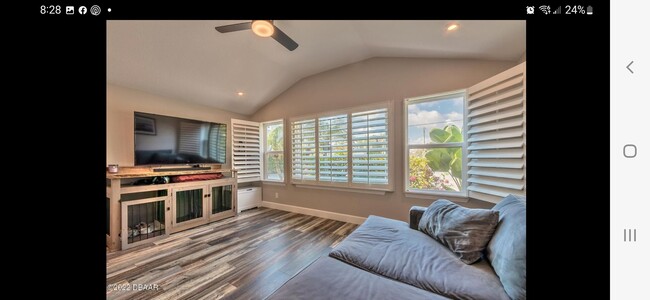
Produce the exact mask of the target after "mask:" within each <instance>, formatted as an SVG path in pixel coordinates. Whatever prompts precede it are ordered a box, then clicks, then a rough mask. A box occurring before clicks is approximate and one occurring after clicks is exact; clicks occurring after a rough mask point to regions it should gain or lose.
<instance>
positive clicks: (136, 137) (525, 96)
mask: <svg viewBox="0 0 650 300" xmlns="http://www.w3.org/2000/svg"><path fill="white" fill-rule="evenodd" d="M231 4H234V5H236V6H239V7H234V8H226V7H225V6H223V5H222V3H205V4H189V3H175V4H173V5H145V4H143V3H134V4H129V5H126V4H118V3H112V2H111V1H101V2H97V3H90V2H84V1H76V2H58V3H55V2H52V3H42V4H39V5H32V6H31V7H30V13H31V14H32V15H35V16H37V18H38V21H39V26H40V27H39V28H42V29H43V30H45V31H47V33H48V34H42V35H39V39H38V41H37V43H39V44H38V45H37V46H36V47H37V48H35V49H41V50H43V51H44V52H48V55H49V57H52V58H53V59H52V60H49V61H48V64H47V66H45V65H40V66H39V72H34V76H40V77H42V80H41V81H42V82H44V83H45V84H48V85H51V87H50V88H48V89H45V88H39V89H34V90H41V92H45V93H46V94H45V95H43V96H42V99H47V100H48V101H43V102H42V103H40V104H39V105H40V106H39V109H38V111H40V112H41V113H42V114H43V115H44V116H42V117H38V120H46V119H47V118H49V119H51V121H48V123H47V124H51V126H52V128H54V127H57V129H56V130H51V132H53V133H56V134H53V135H52V136H53V137H54V138H56V141H57V142H56V143H53V144H48V145H49V146H48V147H47V151H43V149H44V148H43V145H42V143H41V142H40V141H38V140H36V139H30V142H32V143H34V147H25V148H29V149H31V150H25V151H34V154H32V155H30V156H27V155H22V156H20V157H29V158H30V159H36V160H48V159H51V158H56V159H57V160H60V161H61V162H62V164H63V165H62V167H60V168H59V169H57V172H58V171H59V170H60V171H61V172H67V174H66V175H65V176H64V175H59V177H61V178H60V180H55V181H53V185H52V187H51V189H50V190H51V192H52V193H54V194H56V195H57V197H58V195H62V197H61V198H62V199H69V198H71V197H74V198H75V199H78V200H77V202H73V203H72V202H65V205H60V206H59V208H57V214H59V215H57V218H56V219H57V221H56V222H55V223H51V226H53V228H54V227H56V228H63V229H64V230H62V231H61V232H64V234H63V235H62V236H63V238H64V239H65V241H66V242H65V243H64V244H65V246H64V247H63V252H64V253H68V254H69V255H70V257H71V258H70V260H64V259H58V260H55V261H56V263H57V264H61V266H60V267H58V268H57V269H61V268H64V269H65V268H72V267H83V268H89V269H90V270H89V271H87V272H86V271H84V272H85V273H84V274H88V276H86V277H87V278H84V279H87V280H90V279H94V281H92V283H91V284H86V285H79V287H83V288H88V289H89V291H88V295H92V296H95V295H97V296H98V297H106V298H107V299H404V298H406V299H527V298H528V297H530V298H531V299H537V298H541V299H554V298H571V299H573V298H607V297H608V296H609V298H611V299H646V298H648V296H649V295H650V293H649V292H648V289H647V283H646V281H648V280H647V277H648V276H646V273H647V270H648V269H650V262H649V261H650V260H648V259H647V258H646V256H647V255H646V254H647V253H650V243H649V242H648V240H649V239H650V238H649V237H650V235H649V230H650V229H649V228H648V219H649V216H648V215H649V212H648V211H649V209H650V206H648V204H647V202H648V201H650V199H649V197H648V193H647V192H646V191H645V190H644V186H645V185H646V181H647V180H646V179H647V178H649V177H648V176H647V175H646V174H644V172H643V171H644V170H646V169H648V168H649V167H650V166H649V165H648V158H647V156H648V155H647V153H648V152H649V151H650V150H649V149H650V143H649V141H648V136H650V134H648V133H647V132H646V131H648V129H650V124H649V123H648V119H649V118H648V117H647V116H646V114H647V112H648V107H649V105H648V96H647V94H648V93H647V91H645V89H644V88H645V87H646V86H647V85H648V83H650V78H649V76H648V73H649V71H648V69H649V68H650V64H648V59H649V58H648V53H650V49H649V48H648V47H649V46H648V44H650V41H649V40H648V34H647V32H646V31H647V30H646V28H650V24H648V21H647V19H648V18H647V16H646V14H647V12H648V11H650V7H648V4H647V3H646V2H641V1H636V2H635V1H631V0H622V1H611V2H610V3H599V2H596V1H591V2H590V1H582V2H580V1H573V2H572V1H564V2H557V1H553V2H551V1H549V2H544V1H512V3H506V2H501V1H500V2H498V3H497V2H494V3H480V4H476V5H474V4H471V3H467V4H466V5H462V4H460V3H422V4H417V5H415V4H407V3H390V4H380V3H373V4H372V5H369V7H365V6H364V5H361V4H359V6H360V7H357V8H353V7H348V6H350V4H348V5H347V6H341V7H338V6H336V5H334V4H327V5H325V4H324V3H303V4H302V5H301V6H294V7H292V8H287V9H281V8H279V7H275V8H274V9H268V10H267V9H263V8H261V7H259V8H258V7H255V5H253V4H250V5H247V4H245V3H231ZM311 6H313V8H312V7H311ZM292 9H293V10H296V9H299V10H301V12H295V11H292ZM375 10H376V11H375ZM52 93H56V95H53V94H52ZM73 98H74V100H72V99H73ZM29 103H31V102H28V101H25V104H29ZM33 110H34V109H30V110H29V111H33ZM54 111H57V113H56V114H54V113H52V112H54ZM34 118H35V119H36V117H34ZM44 122H45V121H44ZM58 127H60V129H59V128H58ZM80 129H83V130H80ZM30 136H33V134H31V135H30ZM32 140H33V141H32ZM55 153H56V154H55ZM48 163H49V161H48ZM59 177H57V178H59ZM63 178H65V179H63ZM82 181H83V182H84V183H81V182H82ZM58 210H60V212H59V211H58ZM59 216H60V217H59ZM47 217H48V218H51V215H47ZM91 240H92V242H91ZM82 247H83V248H84V249H83V250H81V248H82ZM86 248H87V251H86ZM79 253H86V254H90V255H91V257H90V258H88V259H87V261H88V263H87V264H79V266H77V264H73V263H70V261H76V260H78V258H77V257H76V255H78V254H79ZM549 275H550V276H549ZM585 293H586V294H596V297H592V296H586V294H585Z"/></svg>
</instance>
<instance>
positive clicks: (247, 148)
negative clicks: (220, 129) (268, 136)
mask: <svg viewBox="0 0 650 300" xmlns="http://www.w3.org/2000/svg"><path fill="white" fill-rule="evenodd" d="M230 122H231V126H230V128H232V134H231V136H232V167H233V169H237V170H238V172H237V182H251V181H259V180H262V166H261V153H260V151H261V143H260V136H261V135H260V124H259V123H257V122H251V121H244V120H237V119H231V121H230Z"/></svg>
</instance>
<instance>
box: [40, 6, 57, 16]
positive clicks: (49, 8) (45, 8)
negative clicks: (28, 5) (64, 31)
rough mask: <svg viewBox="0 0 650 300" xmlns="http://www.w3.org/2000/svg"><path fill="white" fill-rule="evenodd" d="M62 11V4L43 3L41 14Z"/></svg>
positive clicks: (52, 13)
mask: <svg viewBox="0 0 650 300" xmlns="http://www.w3.org/2000/svg"><path fill="white" fill-rule="evenodd" d="M60 13H61V5H41V15H58V14H60Z"/></svg>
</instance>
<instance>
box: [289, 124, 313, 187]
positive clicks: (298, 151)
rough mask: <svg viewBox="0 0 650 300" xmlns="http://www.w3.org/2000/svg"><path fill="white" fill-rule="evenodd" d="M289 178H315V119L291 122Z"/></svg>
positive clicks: (307, 179) (300, 179) (299, 179)
mask: <svg viewBox="0 0 650 300" xmlns="http://www.w3.org/2000/svg"><path fill="white" fill-rule="evenodd" d="M291 179H292V180H294V181H313V180H316V119H308V120H302V121H295V122H292V123H291Z"/></svg>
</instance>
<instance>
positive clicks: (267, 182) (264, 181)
mask: <svg viewBox="0 0 650 300" xmlns="http://www.w3.org/2000/svg"><path fill="white" fill-rule="evenodd" d="M262 184H264V185H275V186H286V185H287V184H286V183H284V181H269V180H262Z"/></svg>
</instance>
